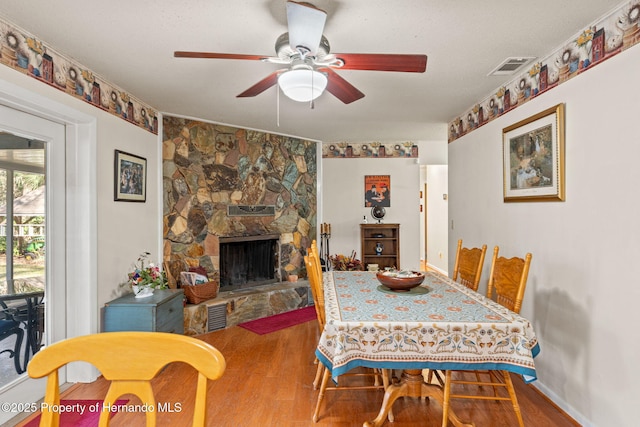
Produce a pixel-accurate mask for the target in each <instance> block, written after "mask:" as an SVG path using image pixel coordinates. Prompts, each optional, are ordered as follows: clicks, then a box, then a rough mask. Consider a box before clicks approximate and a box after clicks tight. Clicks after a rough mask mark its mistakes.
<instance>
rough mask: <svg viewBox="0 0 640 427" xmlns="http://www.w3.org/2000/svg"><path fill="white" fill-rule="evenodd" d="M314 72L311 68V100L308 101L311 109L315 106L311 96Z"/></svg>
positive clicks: (313, 86) (313, 87)
mask: <svg viewBox="0 0 640 427" xmlns="http://www.w3.org/2000/svg"><path fill="white" fill-rule="evenodd" d="M314 74H315V73H314V72H313V70H311V101H309V103H310V105H309V107H310V108H311V109H312V110H313V108H314V107H315V100H314V98H313V90H314V89H315V85H314V84H313V75H314Z"/></svg>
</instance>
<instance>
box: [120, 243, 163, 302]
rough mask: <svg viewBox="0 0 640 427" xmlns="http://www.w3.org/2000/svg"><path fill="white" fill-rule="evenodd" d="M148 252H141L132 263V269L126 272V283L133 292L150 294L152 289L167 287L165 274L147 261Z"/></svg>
mask: <svg viewBox="0 0 640 427" xmlns="http://www.w3.org/2000/svg"><path fill="white" fill-rule="evenodd" d="M149 255H150V253H149V252H143V253H142V254H140V256H139V257H138V261H137V263H136V264H134V270H133V271H132V272H130V273H129V274H128V281H127V283H128V284H129V286H131V289H132V290H133V293H134V294H136V295H138V294H140V293H148V294H151V293H152V292H153V291H152V289H166V288H167V287H168V282H167V276H166V275H165V273H164V271H161V270H160V267H158V266H157V265H155V264H154V263H152V262H149V263H148V264H146V265H145V262H147V259H148V257H149Z"/></svg>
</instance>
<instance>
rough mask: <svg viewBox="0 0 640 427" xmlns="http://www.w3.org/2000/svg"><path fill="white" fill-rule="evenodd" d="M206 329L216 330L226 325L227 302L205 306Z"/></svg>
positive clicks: (209, 330)
mask: <svg viewBox="0 0 640 427" xmlns="http://www.w3.org/2000/svg"><path fill="white" fill-rule="evenodd" d="M207 317H208V319H207V331H208V332H211V331H217V330H220V329H224V328H226V327H227V304H217V305H210V306H208V307H207Z"/></svg>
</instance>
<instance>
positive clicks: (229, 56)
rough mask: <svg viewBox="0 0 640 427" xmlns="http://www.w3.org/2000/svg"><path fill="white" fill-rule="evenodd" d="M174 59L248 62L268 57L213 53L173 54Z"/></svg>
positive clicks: (267, 57)
mask: <svg viewBox="0 0 640 427" xmlns="http://www.w3.org/2000/svg"><path fill="white" fill-rule="evenodd" d="M173 56H174V57H176V58H210V59H247V60H250V61H264V60H267V59H269V58H271V57H270V56H264V55H242V54H238V53H215V52H184V51H176V52H173Z"/></svg>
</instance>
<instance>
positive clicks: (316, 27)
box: [287, 1, 327, 56]
mask: <svg viewBox="0 0 640 427" xmlns="http://www.w3.org/2000/svg"><path fill="white" fill-rule="evenodd" d="M326 20H327V12H325V11H324V10H322V9H318V8H317V7H315V6H313V5H312V4H309V3H298V2H295V1H288V2H287V24H288V27H289V45H290V46H291V48H292V49H294V50H299V49H298V48H303V49H305V50H308V51H309V54H310V55H311V56H315V55H316V53H317V52H318V46H319V45H320V39H321V38H322V32H323V31H324V23H325V21H326Z"/></svg>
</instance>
